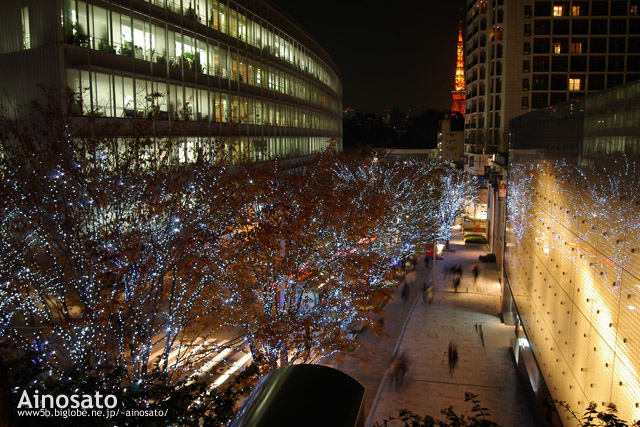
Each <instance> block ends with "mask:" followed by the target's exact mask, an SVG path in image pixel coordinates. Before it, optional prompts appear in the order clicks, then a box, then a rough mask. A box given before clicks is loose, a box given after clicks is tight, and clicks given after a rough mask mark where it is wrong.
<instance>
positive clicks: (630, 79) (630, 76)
mask: <svg viewBox="0 0 640 427" xmlns="http://www.w3.org/2000/svg"><path fill="white" fill-rule="evenodd" d="M636 80H640V74H627V83H631V82H635V81H636Z"/></svg>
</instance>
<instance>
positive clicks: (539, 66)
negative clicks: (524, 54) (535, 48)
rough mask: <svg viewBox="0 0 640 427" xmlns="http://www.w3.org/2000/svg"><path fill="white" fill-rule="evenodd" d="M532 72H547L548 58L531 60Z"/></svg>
mask: <svg viewBox="0 0 640 427" xmlns="http://www.w3.org/2000/svg"><path fill="white" fill-rule="evenodd" d="M533 71H549V58H548V57H546V56H542V57H537V58H533Z"/></svg>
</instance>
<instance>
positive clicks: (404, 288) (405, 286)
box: [400, 280, 410, 304]
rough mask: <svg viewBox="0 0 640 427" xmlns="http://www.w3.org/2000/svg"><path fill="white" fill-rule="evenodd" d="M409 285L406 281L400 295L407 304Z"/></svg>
mask: <svg viewBox="0 0 640 427" xmlns="http://www.w3.org/2000/svg"><path fill="white" fill-rule="evenodd" d="M409 292H410V291H409V283H407V281H406V280H405V282H404V286H403V287H402V292H401V293H400V295H401V296H402V301H403V302H404V303H405V304H406V303H407V301H409Z"/></svg>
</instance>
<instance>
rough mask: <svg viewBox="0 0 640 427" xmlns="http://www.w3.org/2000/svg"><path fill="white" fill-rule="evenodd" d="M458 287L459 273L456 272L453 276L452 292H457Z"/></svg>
mask: <svg viewBox="0 0 640 427" xmlns="http://www.w3.org/2000/svg"><path fill="white" fill-rule="evenodd" d="M459 287H460V273H459V272H457V271H456V274H455V276H453V290H454V291H456V293H457V292H458V288H459Z"/></svg>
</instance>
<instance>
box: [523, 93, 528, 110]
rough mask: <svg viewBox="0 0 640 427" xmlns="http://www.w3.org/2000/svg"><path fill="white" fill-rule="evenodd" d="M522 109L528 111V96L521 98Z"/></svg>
mask: <svg viewBox="0 0 640 427" xmlns="http://www.w3.org/2000/svg"><path fill="white" fill-rule="evenodd" d="M522 109H523V110H528V109H529V97H528V96H523V97H522Z"/></svg>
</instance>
